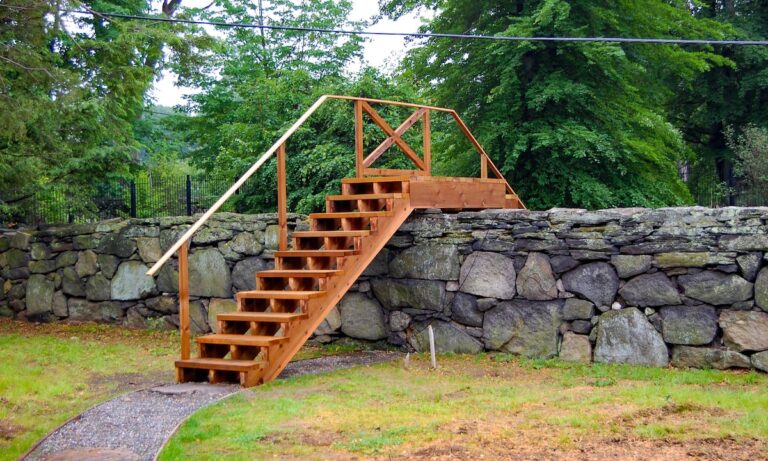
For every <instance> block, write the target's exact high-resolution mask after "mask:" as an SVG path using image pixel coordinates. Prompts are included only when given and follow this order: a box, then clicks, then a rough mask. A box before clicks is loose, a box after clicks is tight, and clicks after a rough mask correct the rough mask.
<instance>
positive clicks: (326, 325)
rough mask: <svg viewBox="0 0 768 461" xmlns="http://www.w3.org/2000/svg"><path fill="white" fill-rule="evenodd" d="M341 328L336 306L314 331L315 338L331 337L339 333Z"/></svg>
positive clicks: (339, 315)
mask: <svg viewBox="0 0 768 461" xmlns="http://www.w3.org/2000/svg"><path fill="white" fill-rule="evenodd" d="M339 328H341V314H339V308H338V306H334V308H333V309H331V311H330V312H328V315H326V316H325V319H323V321H322V322H320V326H318V327H317V328H316V329H315V336H320V335H331V334H334V333H336V332H337V331H339Z"/></svg>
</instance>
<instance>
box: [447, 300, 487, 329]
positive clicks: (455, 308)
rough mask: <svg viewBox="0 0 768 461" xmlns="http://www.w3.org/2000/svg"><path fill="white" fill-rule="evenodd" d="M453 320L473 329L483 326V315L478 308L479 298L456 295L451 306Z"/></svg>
mask: <svg viewBox="0 0 768 461" xmlns="http://www.w3.org/2000/svg"><path fill="white" fill-rule="evenodd" d="M451 319H452V320H453V321H455V322H458V323H461V324H463V325H468V326H471V327H481V326H483V313H482V312H481V311H480V309H478V308H477V298H475V297H474V296H472V295H468V294H466V293H456V296H455V297H454V298H453V303H452V304H451Z"/></svg>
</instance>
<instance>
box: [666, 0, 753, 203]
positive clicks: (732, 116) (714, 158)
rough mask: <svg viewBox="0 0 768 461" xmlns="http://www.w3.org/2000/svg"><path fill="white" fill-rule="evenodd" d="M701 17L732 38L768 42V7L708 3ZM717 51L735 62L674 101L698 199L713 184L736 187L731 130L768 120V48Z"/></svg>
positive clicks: (699, 6)
mask: <svg viewBox="0 0 768 461" xmlns="http://www.w3.org/2000/svg"><path fill="white" fill-rule="evenodd" d="M692 14H693V15H694V16H695V17H697V18H705V19H710V20H714V21H717V22H719V23H720V24H722V25H723V28H724V30H726V32H727V35H726V37H727V38H732V39H740V40H765V39H767V38H768V3H766V2H762V1H758V0H739V1H734V0H707V1H703V2H697V3H696V7H695V8H693V9H692ZM714 51H715V52H716V53H718V54H719V55H721V56H722V57H724V58H726V59H728V61H729V62H730V63H731V64H730V65H728V66H715V67H712V68H710V69H709V70H708V71H707V72H704V73H702V74H700V75H698V76H696V78H695V81H694V84H693V85H690V86H688V87H685V88H682V91H680V92H679V93H678V96H677V97H676V98H675V99H674V100H673V101H672V113H673V114H674V120H675V125H677V126H679V127H680V129H681V130H682V132H683V133H684V135H685V140H686V142H687V143H688V144H689V145H690V146H691V148H692V149H693V151H694V152H695V154H696V155H695V158H693V159H692V162H691V163H692V167H693V168H692V177H691V187H692V190H693V192H694V194H695V195H697V196H701V195H704V194H705V193H706V192H707V189H708V186H709V185H711V184H712V183H721V182H724V183H726V184H727V185H728V186H731V187H732V186H734V185H735V184H734V181H735V179H736V178H735V177H734V175H733V167H734V152H733V150H732V148H731V147H730V146H729V145H728V139H727V136H726V127H729V126H733V127H737V128H746V127H747V126H749V125H750V124H757V125H761V124H765V121H766V120H768V73H766V68H768V48H766V47H760V46H733V45H726V46H717V47H715V49H714Z"/></svg>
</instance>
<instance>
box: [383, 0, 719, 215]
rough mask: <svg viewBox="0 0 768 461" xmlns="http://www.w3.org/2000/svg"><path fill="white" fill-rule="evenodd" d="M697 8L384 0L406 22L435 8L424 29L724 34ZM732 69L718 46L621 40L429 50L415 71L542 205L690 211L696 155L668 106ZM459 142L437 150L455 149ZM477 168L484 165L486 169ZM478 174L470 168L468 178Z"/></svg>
mask: <svg viewBox="0 0 768 461" xmlns="http://www.w3.org/2000/svg"><path fill="white" fill-rule="evenodd" d="M687 5H688V2H683V1H671V2H660V1H658V0H640V1H628V0H623V1H610V2H609V1H606V0H592V1H579V2H567V1H564V0H516V1H498V0H443V1H434V0H429V1H421V2H420V1H416V0H382V1H381V2H380V6H381V8H382V11H383V12H384V13H385V14H388V15H390V16H392V17H397V16H398V15H400V14H404V13H405V12H407V11H411V10H413V9H415V8H433V9H435V12H436V16H435V18H434V20H432V21H431V22H430V23H429V24H428V25H426V26H425V27H424V28H423V29H424V30H425V31H431V32H443V33H467V32H469V33H473V34H484V35H501V36H504V35H508V36H625V37H702V36H709V37H720V36H722V32H721V29H720V28H719V26H718V25H717V24H716V23H714V22H713V21H710V20H706V19H697V18H694V17H693V16H692V15H691V13H690V11H689V9H688V7H687ZM724 62H726V61H725V60H724V59H722V58H721V57H720V56H718V55H716V54H713V53H711V52H709V51H706V50H689V49H683V48H681V47H678V46H659V45H621V44H615V43H551V42H533V41H529V42H502V41H495V42H491V41H480V40H450V39H440V38H433V39H427V40H424V41H422V42H421V43H420V46H418V47H417V48H415V49H414V50H413V51H412V52H411V53H410V55H409V57H408V58H407V59H406V60H405V62H404V64H403V70H404V72H406V73H407V74H408V75H410V78H411V79H412V80H413V82H415V83H414V84H415V85H416V86H421V87H424V88H430V90H429V95H430V96H431V97H432V98H434V99H435V100H436V102H437V103H439V104H441V105H445V106H449V107H453V108H455V109H457V110H458V111H459V112H460V113H462V114H463V115H464V116H465V118H466V119H467V120H468V123H469V124H470V127H471V128H472V129H473V131H474V132H475V133H476V134H477V135H478V137H479V138H480V141H481V142H482V143H483V144H484V145H485V147H486V149H487V150H488V151H489V153H490V155H491V157H492V158H493V159H494V161H495V162H496V163H497V164H498V165H499V166H500V169H501V171H502V173H503V174H504V175H505V176H506V177H507V178H508V180H509V181H510V183H512V186H513V187H515V188H516V190H517V191H518V193H519V194H520V195H521V197H522V198H523V199H524V200H525V201H526V203H527V204H528V205H529V206H531V207H533V208H547V207H552V206H580V207H587V208H599V207H613V206H661V205H677V204H683V203H688V202H690V200H691V197H690V195H689V193H688V190H687V188H686V186H685V184H684V183H683V182H682V181H681V180H680V179H679V178H678V174H677V167H676V162H677V161H678V160H680V159H682V158H684V157H685V156H686V154H687V148H686V146H685V144H684V142H683V140H682V137H681V135H680V132H679V131H678V130H677V129H675V127H674V126H673V125H672V124H671V123H670V122H669V117H668V113H667V109H666V108H667V104H668V103H669V101H670V99H671V98H672V97H673V96H674V95H675V93H676V92H677V91H678V89H679V88H683V87H687V86H689V85H690V84H691V81H692V79H693V78H694V77H695V76H696V75H697V74H699V73H700V72H703V71H706V70H708V69H710V68H712V66H713V65H718V64H723V63H724ZM454 145H457V144H456V143H455V142H454V141H453V140H450V139H449V140H448V142H447V143H446V144H445V145H440V146H436V150H438V149H442V150H444V151H446V152H450V151H451V149H454V147H453V146H454ZM474 168H476V167H474ZM471 172H472V171H465V174H467V173H471Z"/></svg>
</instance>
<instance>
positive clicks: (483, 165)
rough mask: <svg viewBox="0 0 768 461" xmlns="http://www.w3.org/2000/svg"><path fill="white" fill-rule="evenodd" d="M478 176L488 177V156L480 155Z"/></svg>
mask: <svg viewBox="0 0 768 461" xmlns="http://www.w3.org/2000/svg"><path fill="white" fill-rule="evenodd" d="M480 177H481V178H483V179H487V178H488V157H486V156H485V155H480Z"/></svg>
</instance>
